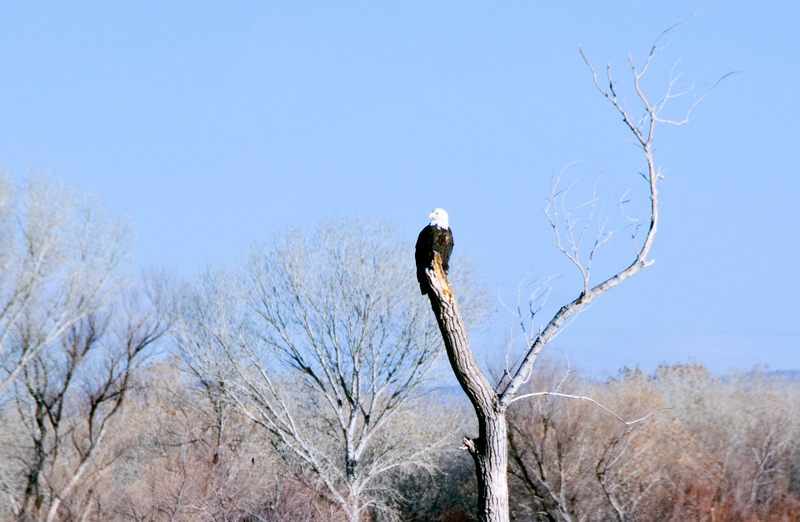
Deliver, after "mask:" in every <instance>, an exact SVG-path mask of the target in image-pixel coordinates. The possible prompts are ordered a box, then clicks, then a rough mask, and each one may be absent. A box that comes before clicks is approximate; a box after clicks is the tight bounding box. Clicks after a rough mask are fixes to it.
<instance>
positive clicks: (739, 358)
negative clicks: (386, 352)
mask: <svg viewBox="0 0 800 522" xmlns="http://www.w3.org/2000/svg"><path fill="white" fill-rule="evenodd" d="M703 5H705V4H704V3H702V2H692V1H676V2H654V1H625V0H623V1H618V2H594V1H575V2H506V3H502V4H499V3H488V2H485V3H478V2H363V3H357V2H341V3H334V2H269V3H268V2H217V3H208V2H205V3H204V2H113V3H112V2H107V3H100V2H69V3H67V2H62V3H44V2H39V3H16V4H10V3H6V4H4V5H3V6H2V8H0V24H2V30H0V165H2V166H3V167H4V168H6V169H8V170H9V171H10V173H11V174H12V176H13V177H14V178H16V179H22V177H23V176H24V175H25V172H26V171H27V170H28V169H31V168H42V169H49V170H50V171H51V172H52V173H53V174H55V175H56V176H58V177H61V178H64V179H65V180H67V181H68V182H70V183H71V184H73V185H76V186H78V187H80V188H81V189H84V190H87V191H91V192H94V193H95V194H97V195H98V196H99V197H100V198H101V199H102V200H103V201H104V202H105V203H106V205H107V206H108V207H109V208H111V209H120V210H122V211H123V212H125V213H127V214H128V215H129V216H130V217H131V221H132V223H133V224H134V227H135V229H136V230H137V233H138V247H137V252H136V261H137V264H138V265H140V266H142V267H145V266H152V265H166V266H169V267H174V268H175V269H176V270H177V271H178V272H179V273H181V274H183V275H186V276H188V277H191V276H192V275H193V274H194V273H195V272H196V270H197V269H198V268H199V267H200V266H202V265H204V264H205V263H207V262H222V263H229V262H231V261H232V260H234V259H235V258H236V256H237V255H238V254H239V252H240V251H241V250H242V249H243V248H244V247H246V246H247V245H249V244H250V243H251V242H253V241H258V240H262V239H266V238H267V237H268V235H269V232H270V230H272V229H273V228H275V227H281V226H285V225H287V224H289V223H295V224H299V225H302V226H307V227H312V226H314V224H315V223H317V222H318V221H319V220H320V219H321V218H323V217H325V216H329V215H331V214H334V213H336V214H343V215H350V214H356V213H359V212H368V213H370V212H371V213H375V214H379V215H381V216H383V217H384V218H386V219H389V220H391V221H393V222H395V223H396V224H397V225H398V226H399V227H400V229H401V230H402V232H403V233H404V234H405V236H406V237H407V238H408V240H409V241H413V240H414V239H415V238H416V234H417V233H418V231H419V230H420V229H421V228H422V227H423V226H424V225H425V224H426V222H427V221H426V216H427V214H428V212H429V211H430V210H431V209H432V208H434V207H437V206H438V207H443V208H445V209H446V210H448V212H449V213H450V219H451V227H452V229H453V231H454V235H455V239H456V252H455V254H454V255H455V260H457V259H459V258H460V259H462V260H469V261H471V262H472V263H473V264H474V265H475V267H476V268H477V269H478V270H479V272H480V273H481V274H482V275H483V277H484V278H485V281H486V284H487V286H488V287H489V288H490V291H491V293H492V294H499V295H501V296H504V298H505V300H509V299H513V298H514V296H515V294H516V285H517V283H518V281H519V280H520V278H521V277H523V276H525V275H526V274H527V281H530V280H532V279H535V278H539V279H538V280H540V281H541V280H542V279H544V278H546V277H548V276H552V275H558V274H562V275H561V277H560V278H558V280H557V281H556V285H555V287H554V288H553V292H552V294H551V297H550V300H549V305H550V306H549V308H546V309H545V310H544V311H543V314H547V313H552V311H554V310H555V308H556V307H557V306H558V305H560V304H563V303H564V302H566V301H567V300H568V299H571V298H574V297H575V295H576V293H577V292H578V289H579V287H578V286H577V285H578V279H577V277H576V273H575V271H574V269H572V268H571V267H570V265H569V264H568V262H566V261H565V260H564V259H563V257H561V256H560V255H559V254H558V253H557V252H556V251H555V249H554V247H553V236H552V231H551V230H550V229H549V228H548V225H547V222H546V220H545V217H544V215H543V213H542V210H541V209H542V208H543V207H544V205H545V204H546V196H547V194H548V191H549V183H550V178H551V176H552V174H553V173H554V172H556V171H558V170H560V169H562V168H564V167H566V166H567V165H569V167H568V168H567V169H566V173H565V183H567V184H570V183H573V182H576V185H575V189H574V190H573V196H574V198H575V199H574V200H573V203H576V204H577V203H580V202H582V200H581V198H584V199H585V198H588V197H589V196H590V195H591V192H592V189H593V188H594V186H595V184H597V187H598V189H597V190H598V194H599V195H600V198H599V200H600V201H602V202H603V203H605V204H607V205H608V207H607V208H613V205H612V204H611V203H610V202H613V201H616V199H615V198H617V197H618V196H619V194H620V193H622V192H623V191H624V190H626V189H630V191H631V192H630V194H631V196H632V197H633V201H632V202H631V203H630V205H629V207H626V209H627V210H628V212H630V213H634V214H636V215H638V216H641V217H644V216H645V214H644V212H646V199H645V192H644V186H643V185H642V180H641V178H640V177H638V175H637V172H638V170H639V168H640V167H641V165H642V163H643V158H642V157H641V156H640V155H639V154H638V153H637V150H636V149H635V148H634V147H632V146H631V145H630V144H629V143H627V142H626V139H627V138H628V136H627V135H626V132H625V128H624V127H623V125H622V123H621V121H620V118H619V116H618V115H617V114H615V113H614V111H613V109H612V107H611V106H610V105H609V104H608V103H607V102H606V101H605V100H604V99H603V98H602V97H601V96H600V95H599V94H598V93H597V92H596V91H595V90H594V87H593V85H592V83H591V76H590V74H589V72H588V70H587V68H586V65H585V64H584V63H583V61H582V59H581V57H580V54H579V53H578V44H581V45H582V46H583V48H584V50H585V51H586V53H587V55H588V57H589V58H590V60H591V61H592V62H593V63H594V65H595V66H596V67H597V68H599V69H601V70H602V69H604V66H605V64H606V63H611V65H612V71H613V72H614V75H615V77H616V79H617V81H618V85H619V86H620V88H621V89H622V96H624V97H626V99H628V100H629V101H630V102H631V104H632V103H633V101H634V100H633V98H632V96H631V93H630V91H629V90H627V89H628V86H629V82H630V71H629V69H628V67H627V55H628V53H631V55H632V57H633V59H634V61H635V62H636V63H638V64H641V63H642V62H643V60H644V58H645V56H646V54H647V52H648V51H649V49H650V46H651V45H652V43H653V41H654V39H655V38H656V37H657V36H658V35H659V34H660V33H661V31H663V30H664V29H666V28H667V27H669V26H671V25H672V24H674V23H676V22H678V21H680V20H682V19H685V18H687V17H689V16H690V15H691V14H692V13H694V12H696V11H697V10H699V9H700V8H702V7H703ZM797 27H800V4H798V3H797V2H790V1H782V2H779V1H776V2H764V3H756V2H745V1H720V2H716V3H713V4H711V5H709V6H707V7H706V8H705V9H704V10H703V11H702V12H701V13H700V14H699V15H698V16H697V17H695V18H694V19H693V20H691V21H690V22H689V23H687V24H685V25H682V26H680V27H679V28H677V29H675V30H674V31H672V32H670V33H669V34H668V35H667V37H665V39H664V40H663V41H662V43H663V44H665V47H664V49H663V50H662V51H661V52H660V53H659V54H658V55H657V57H656V61H655V62H654V64H653V67H652V69H651V71H650V73H649V74H648V76H647V77H646V80H645V83H644V87H645V90H646V92H647V93H648V94H649V95H650V96H652V97H653V98H657V97H658V96H659V95H661V94H663V92H664V91H665V89H666V87H667V83H668V81H669V78H670V71H671V70H672V71H673V74H677V73H680V74H681V77H680V79H679V80H678V82H677V84H676V85H677V86H678V87H680V88H688V87H690V86H691V85H692V83H693V82H695V85H696V86H698V87H700V86H703V85H710V84H713V83H714V82H716V81H717V80H718V79H719V78H720V77H722V76H723V75H725V74H727V73H729V72H732V71H738V73H737V74H735V75H732V76H730V77H728V78H726V79H725V80H724V81H723V82H722V83H721V84H720V85H719V86H718V87H717V88H716V89H715V90H714V91H713V92H712V93H711V94H710V95H709V96H708V97H707V98H706V99H705V100H704V101H703V102H702V103H701V104H700V105H699V106H698V107H697V108H696V109H695V110H694V112H693V113H692V115H691V121H690V123H688V124H687V125H684V126H682V127H680V128H662V129H660V130H658V131H657V133H658V134H657V136H656V140H655V141H656V146H657V150H656V160H657V162H658V164H659V165H660V166H662V167H663V168H664V169H665V170H666V179H665V180H664V183H663V184H662V186H661V195H662V221H661V228H660V230H659V232H658V235H657V237H656V242H655V246H654V248H653V251H652V257H653V258H654V259H655V260H656V263H655V264H654V265H653V266H652V267H649V268H648V269H646V270H644V271H643V272H642V273H640V274H639V275H637V276H636V277H635V278H633V279H631V280H629V281H627V282H625V283H624V284H623V285H621V286H620V287H618V288H616V289H614V290H613V291H611V292H610V293H609V294H607V295H605V296H604V297H603V298H602V299H601V300H600V301H599V302H598V303H596V304H595V305H594V306H593V307H592V308H591V309H590V310H588V311H587V312H585V313H583V314H581V315H580V316H579V318H578V319H577V320H576V321H575V322H574V323H573V324H572V325H571V326H570V327H569V328H568V329H567V330H566V331H564V333H563V334H562V335H560V336H559V337H558V339H557V340H556V341H555V342H554V343H553V345H554V347H557V348H559V349H560V350H562V351H563V352H565V353H567V354H568V355H569V357H570V360H571V362H572V364H573V365H576V366H579V367H581V368H584V369H586V370H587V371H589V372H590V373H593V374H595V375H604V374H610V373H614V372H615V371H616V369H617V368H619V367H621V366H633V365H635V364H640V365H642V367H644V368H646V369H652V368H654V367H655V365H657V364H658V363H659V362H668V363H675V362H680V361H687V360H689V359H690V358H694V359H696V360H697V361H698V362H702V363H705V364H707V365H708V366H709V367H711V368H712V369H713V370H715V371H724V370H725V369H726V368H728V367H736V368H745V367H747V366H749V365H752V364H756V363H760V364H768V365H769V366H770V367H771V368H774V369H798V368H800V357H798V355H799V354H800V326H798V325H800V319H798V318H799V317H800V305H798V299H797V298H796V297H794V296H793V292H794V291H795V290H796V288H797V287H798V283H799V282H800V281H799V279H800V277H798V275H797V274H798V272H797V270H796V269H795V268H794V266H793V265H794V263H795V260H796V259H797V258H798V257H800V256H798V244H797V243H798V241H797V239H798V232H797V223H798V222H800V219H799V218H800V210H799V209H800V205H798V204H797V202H796V201H795V200H796V197H797V196H796V195H797V194H798V192H800V175H798V174H800V173H798V167H797V166H798V165H800V123H798V118H797V115H798V114H799V113H800V101H798V99H800V97H798V94H799V93H800V38H798V37H797ZM676 64H677V65H676ZM673 67H674V69H673ZM701 92H703V91H701ZM690 101H691V95H690V97H688V98H686V99H684V100H683V101H679V102H678V103H676V105H675V107H674V108H675V112H674V113H672V114H673V115H675V116H677V115H678V114H679V113H680V109H681V108H682V107H685V104H686V103H690ZM681 103H683V104H684V105H681ZM637 205H638V206H637ZM617 219H619V215H617ZM615 223H618V224H619V226H620V227H621V226H622V225H623V224H624V223H623V222H622V221H616V222H615ZM614 226H616V225H614ZM625 234H626V232H625V231H624V230H623V231H621V232H620V234H619V235H618V236H617V237H616V238H615V239H614V241H613V242H612V244H610V245H608V248H606V249H605V250H604V251H601V258H600V261H598V264H597V272H596V279H595V280H594V281H595V282H599V280H600V278H602V277H603V276H604V275H608V274H610V273H613V271H614V270H616V269H618V268H621V267H622V266H625V263H626V260H629V259H630V257H629V256H630V252H631V250H632V248H631V243H630V240H629V239H627V238H626V237H625ZM626 256H627V257H626ZM496 308H497V310H498V313H497V315H496V316H495V319H494V326H493V327H492V328H491V329H490V330H489V331H488V332H487V333H485V334H483V335H482V336H480V338H478V339H476V340H475V344H476V345H479V346H476V347H478V349H479V350H481V351H484V350H489V352H490V353H496V352H492V350H496V349H499V348H498V347H500V346H501V345H502V343H503V341H502V337H503V333H502V332H503V325H506V324H508V323H509V322H510V317H509V316H508V314H507V313H505V312H504V311H503V308H502V306H501V305H500V304H499V303H498V304H496Z"/></svg>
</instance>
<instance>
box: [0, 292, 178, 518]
mask: <svg viewBox="0 0 800 522" xmlns="http://www.w3.org/2000/svg"><path fill="white" fill-rule="evenodd" d="M170 303H171V296H170V294H169V292H168V290H167V289H166V287H165V286H164V285H163V284H161V283H160V282H155V283H152V284H150V285H147V286H146V287H144V288H133V289H131V290H129V291H128V292H126V293H125V295H124V296H122V297H121V298H120V300H119V301H117V302H116V303H114V305H115V306H111V307H106V308H103V309H101V310H97V311H95V312H92V313H91V314H89V315H87V316H86V317H84V318H83V319H81V320H80V321H78V322H75V323H73V324H72V325H71V326H70V327H69V328H68V329H67V330H66V331H65V332H64V333H63V334H61V335H60V336H59V337H58V338H57V339H56V340H55V341H53V342H51V343H49V344H47V345H45V346H43V347H42V348H41V349H39V350H38V351H37V354H36V356H35V357H33V358H32V359H31V360H30V361H29V362H28V364H27V365H25V366H24V367H22V369H21V373H20V374H19V376H18V378H17V379H16V380H15V382H14V383H13V385H12V388H13V393H12V397H11V400H12V401H13V404H14V405H15V407H16V408H15V409H16V413H17V415H18V417H19V420H20V427H21V428H22V429H21V431H22V433H20V435H21V437H20V439H19V440H17V441H16V443H15V445H14V446H15V449H16V451H15V452H14V453H15V455H14V456H15V458H16V459H18V460H19V462H20V467H19V473H18V474H17V475H16V476H6V477H0V480H2V481H3V489H5V490H6V492H7V493H8V494H9V495H10V497H11V498H12V500H13V502H12V504H13V505H14V506H15V507H14V509H13V511H14V515H15V517H16V519H17V520H20V521H23V520H33V519H38V520H46V521H47V522H51V521H53V520H57V519H58V518H59V509H60V508H61V507H62V506H64V505H65V503H71V504H74V505H73V507H76V506H77V507H80V504H81V501H83V502H84V503H86V501H88V500H89V499H88V498H83V499H77V498H76V491H77V490H78V489H79V488H80V486H81V484H82V483H83V482H84V481H85V480H86V479H87V476H89V475H90V474H91V473H92V471H94V472H97V471H99V470H102V469H103V468H105V467H106V466H108V464H109V463H110V462H113V460H114V459H115V458H116V455H113V454H112V455H105V456H104V458H103V459H98V458H97V455H98V453H100V452H101V449H102V448H103V447H104V440H105V439H106V438H107V436H108V433H109V431H110V430H113V429H115V428H116V429H120V426H115V425H114V419H115V418H117V417H118V415H119V413H120V411H121V409H122V406H123V403H124V400H125V397H126V396H127V394H128V392H129V390H130V388H131V387H132V386H133V384H134V382H133V372H134V371H135V369H136V368H137V366H138V364H139V363H140V362H141V361H142V360H143V358H144V357H145V356H146V354H147V349H148V347H149V346H150V345H151V344H152V343H153V342H155V341H156V340H158V339H159V338H160V337H162V336H163V335H164V333H165V332H166V329H167V328H168V326H169V322H170V320H169V318H170V313H171V308H172V307H171V304H170ZM25 326H28V324H27V323H23V324H21V325H19V326H18V327H17V332H16V335H15V336H14V339H16V340H18V341H19V342H21V343H23V344H24V343H28V339H29V338H30V337H32V336H36V335H37V334H38V330H37V325H30V326H29V327H28V328H25ZM20 479H21V480H22V482H19V480H20ZM15 480H16V481H17V482H16V483H13V482H14V481H15ZM9 482H11V483H9ZM88 495H89V496H90V494H88ZM84 496H85V495H84Z"/></svg>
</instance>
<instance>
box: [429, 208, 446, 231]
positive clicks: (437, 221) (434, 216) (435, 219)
mask: <svg viewBox="0 0 800 522" xmlns="http://www.w3.org/2000/svg"><path fill="white" fill-rule="evenodd" d="M428 217H429V218H431V223H430V224H431V225H436V226H437V227H439V228H450V226H449V223H448V221H447V212H445V211H444V210H442V209H440V208H435V209H433V212H431V213H430V214H428Z"/></svg>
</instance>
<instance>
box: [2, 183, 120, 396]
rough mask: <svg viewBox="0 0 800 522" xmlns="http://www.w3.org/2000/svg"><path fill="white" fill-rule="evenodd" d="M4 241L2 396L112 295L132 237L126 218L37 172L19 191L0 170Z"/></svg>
mask: <svg viewBox="0 0 800 522" xmlns="http://www.w3.org/2000/svg"><path fill="white" fill-rule="evenodd" d="M0 237H1V238H2V240H1V241H0V392H2V390H3V389H4V388H6V387H7V386H8V385H9V384H11V383H12V382H13V381H14V379H15V378H16V377H17V375H19V373H20V372H21V371H22V370H23V369H24V368H25V366H26V365H27V364H28V363H29V362H31V361H32V360H33V359H35V358H36V357H37V356H38V355H39V353H40V352H41V351H42V350H43V349H44V348H45V347H46V346H48V345H50V344H51V343H52V342H54V341H55V340H56V339H58V338H59V337H61V336H62V335H63V334H64V333H65V332H67V331H68V330H69V329H70V328H71V327H72V326H73V325H75V324H76V323H78V322H79V321H80V320H81V319H83V318H84V317H86V316H87V315H88V314H90V313H92V312H93V311H94V310H97V309H98V308H99V307H101V306H102V304H103V303H104V302H105V301H106V300H107V299H108V298H109V296H110V295H111V293H112V292H113V291H114V290H115V289H116V285H117V283H118V282H119V278H120V274H119V272H120V268H121V267H123V266H124V263H125V261H126V259H127V255H128V252H129V249H130V246H131V237H130V234H129V233H128V230H127V226H126V223H125V221H124V220H122V219H119V218H109V217H108V216H107V215H106V214H105V213H104V211H103V208H102V206H101V205H100V204H99V203H98V202H97V201H96V200H95V199H94V198H91V197H89V196H82V195H79V194H77V193H76V192H75V191H73V190H70V189H68V188H67V187H65V186H64V185H63V184H61V183H60V182H58V181H56V180H55V179H53V178H51V177H50V176H48V175H46V174H42V173H38V172H34V173H32V174H30V175H28V177H27V180H26V185H25V188H24V189H23V190H22V191H20V190H19V189H18V188H17V187H16V186H15V185H14V183H13V182H12V181H11V179H10V177H9V176H8V174H7V173H6V172H0ZM21 332H24V336H25V339H24V341H25V342H19V341H20V340H19V339H18V337H19V336H20V335H22V333H21Z"/></svg>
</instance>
